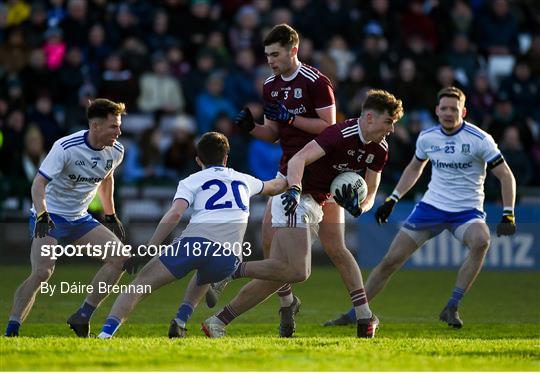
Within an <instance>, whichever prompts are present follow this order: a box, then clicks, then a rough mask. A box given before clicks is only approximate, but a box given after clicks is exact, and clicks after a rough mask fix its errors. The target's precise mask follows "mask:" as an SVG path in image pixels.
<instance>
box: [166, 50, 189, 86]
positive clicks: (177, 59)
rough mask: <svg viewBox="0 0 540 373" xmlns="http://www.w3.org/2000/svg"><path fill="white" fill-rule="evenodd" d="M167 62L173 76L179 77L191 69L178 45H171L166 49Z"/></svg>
mask: <svg viewBox="0 0 540 373" xmlns="http://www.w3.org/2000/svg"><path fill="white" fill-rule="evenodd" d="M167 62H168V63H169V71H170V73H171V74H172V75H174V77H175V78H181V77H183V76H184V75H186V74H187V73H188V72H189V71H190V70H191V65H190V63H189V62H188V61H187V60H186V56H185V54H184V51H183V50H182V48H180V46H178V45H173V46H171V47H169V49H168V50H167Z"/></svg>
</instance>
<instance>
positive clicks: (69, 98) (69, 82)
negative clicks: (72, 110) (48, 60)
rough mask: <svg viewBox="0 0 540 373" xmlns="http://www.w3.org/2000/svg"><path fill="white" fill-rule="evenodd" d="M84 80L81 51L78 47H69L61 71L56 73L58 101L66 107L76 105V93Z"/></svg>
mask: <svg viewBox="0 0 540 373" xmlns="http://www.w3.org/2000/svg"><path fill="white" fill-rule="evenodd" d="M86 78H87V76H86V75H85V71H84V66H83V57H82V53H81V50H80V49H79V48H78V47H71V48H70V49H69V50H68V53H67V55H66V60H65V62H64V64H63V66H62V69H61V70H60V71H59V72H58V80H59V83H60V90H59V92H58V93H59V94H58V99H59V100H60V101H61V102H62V103H64V104H67V105H74V104H76V103H77V93H78V92H79V89H80V87H81V86H82V85H83V84H84V82H85V81H86V80H87V79H86Z"/></svg>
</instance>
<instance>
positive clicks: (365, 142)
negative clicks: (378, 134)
mask: <svg viewBox="0 0 540 373" xmlns="http://www.w3.org/2000/svg"><path fill="white" fill-rule="evenodd" d="M356 124H357V125H358V137H360V141H362V144H369V142H367V141H366V140H365V139H364V136H362V127H360V118H358V119H357V120H356Z"/></svg>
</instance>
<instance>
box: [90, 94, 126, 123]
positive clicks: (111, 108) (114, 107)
mask: <svg viewBox="0 0 540 373" xmlns="http://www.w3.org/2000/svg"><path fill="white" fill-rule="evenodd" d="M125 113H126V105H125V104H124V103H123V102H114V101H111V100H108V99H106V98H96V99H95V100H94V101H91V102H90V105H88V108H87V109H86V118H87V119H88V121H90V120H92V119H95V118H100V119H107V117H108V116H109V114H112V115H119V114H120V115H122V114H125Z"/></svg>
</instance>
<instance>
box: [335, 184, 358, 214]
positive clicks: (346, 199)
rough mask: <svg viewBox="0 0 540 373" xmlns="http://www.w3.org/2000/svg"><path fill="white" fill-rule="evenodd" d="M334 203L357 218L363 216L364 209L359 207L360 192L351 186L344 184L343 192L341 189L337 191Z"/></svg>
mask: <svg viewBox="0 0 540 373" xmlns="http://www.w3.org/2000/svg"><path fill="white" fill-rule="evenodd" d="M334 201H336V203H337V204H338V205H340V206H341V207H343V208H344V209H345V210H347V211H348V212H349V214H351V215H352V216H354V217H355V218H357V217H359V216H360V214H362V209H361V208H360V206H359V205H358V192H357V191H356V189H353V187H352V185H351V184H347V185H345V184H343V187H342V188H341V192H340V191H339V189H336V190H335V193H334Z"/></svg>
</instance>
